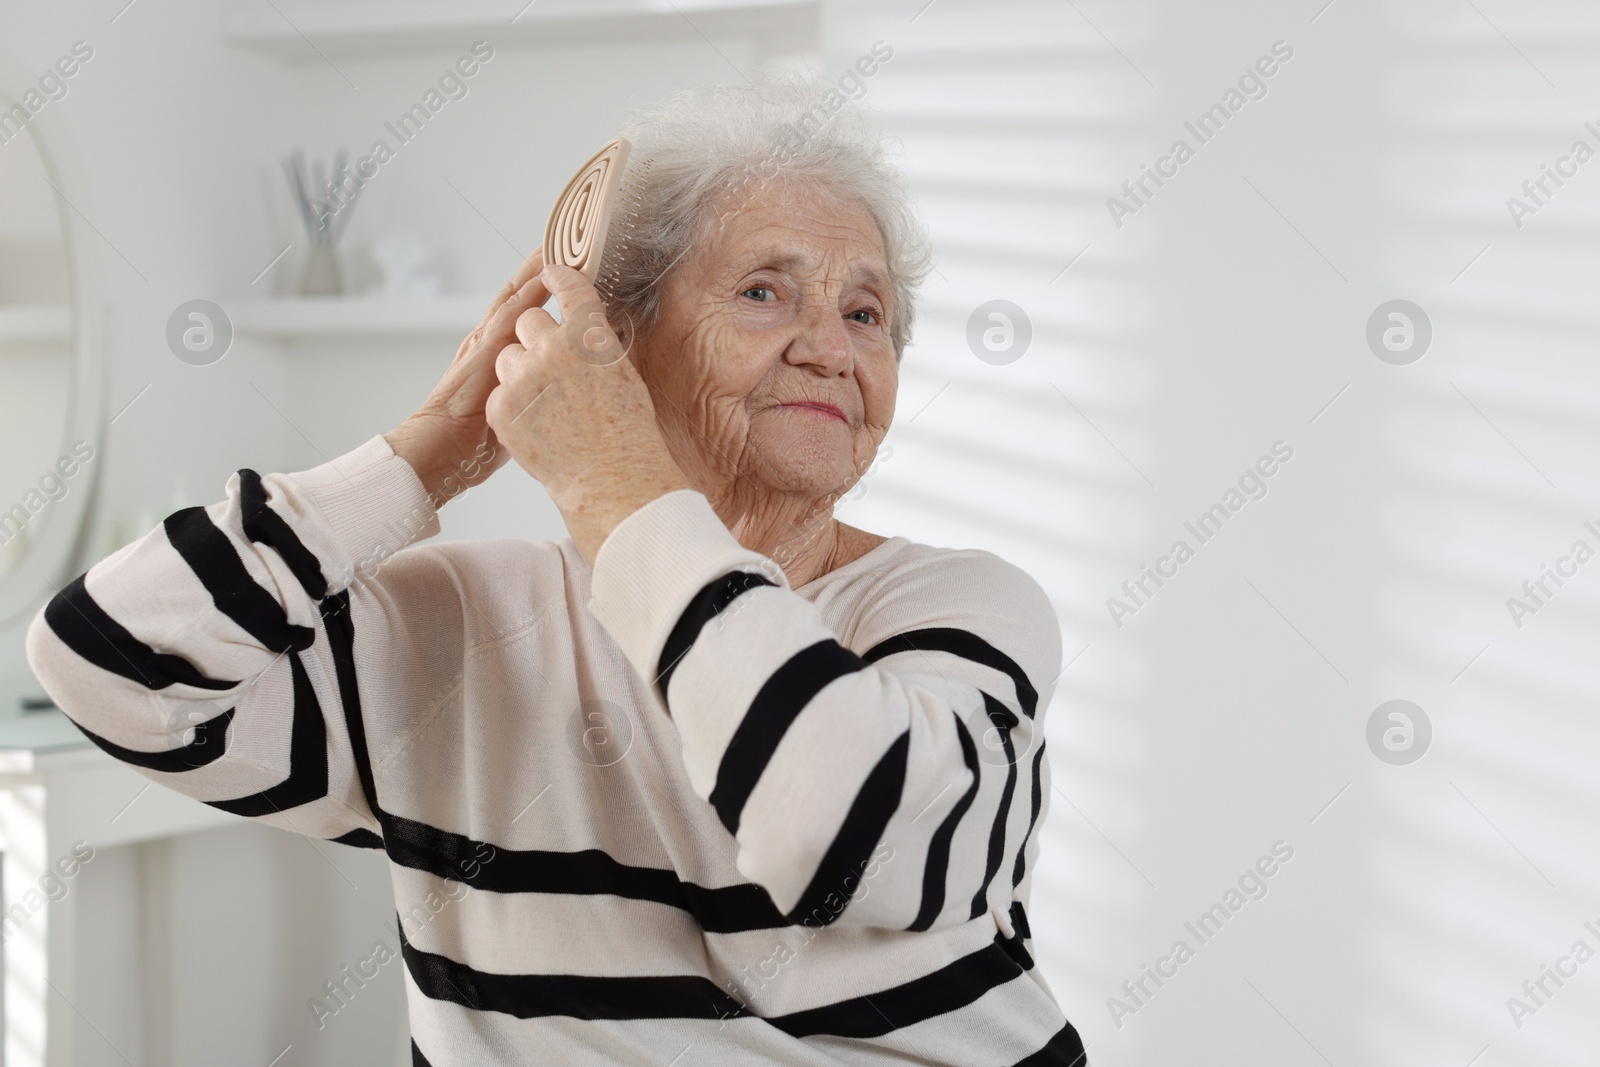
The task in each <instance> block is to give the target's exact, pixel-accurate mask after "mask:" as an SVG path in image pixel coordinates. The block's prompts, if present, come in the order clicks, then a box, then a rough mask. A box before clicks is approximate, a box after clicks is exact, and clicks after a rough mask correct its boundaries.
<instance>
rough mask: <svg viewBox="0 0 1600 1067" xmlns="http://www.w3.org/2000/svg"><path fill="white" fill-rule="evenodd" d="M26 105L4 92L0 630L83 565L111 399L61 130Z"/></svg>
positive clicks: (0, 102)
mask: <svg viewBox="0 0 1600 1067" xmlns="http://www.w3.org/2000/svg"><path fill="white" fill-rule="evenodd" d="M18 99H19V98H18V97H16V96H13V95H11V94H9V93H7V92H6V91H5V90H4V89H0V628H3V627H6V626H9V625H12V624H15V623H17V622H18V621H19V620H25V619H26V617H27V615H28V614H29V613H31V612H32V611H34V610H37V608H38V606H39V604H40V602H41V600H42V598H43V597H44V596H46V595H48V594H49V593H50V592H51V591H52V589H53V588H58V587H59V585H60V583H62V582H63V581H66V580H68V579H69V578H70V577H71V575H69V574H67V573H66V571H67V570H68V569H69V568H71V567H73V566H76V565H78V564H79V563H81V562H82V561H81V560H79V559H78V558H77V557H78V555H79V547H80V536H79V535H80V533H81V531H82V529H83V523H84V516H85V515H86V514H87V512H88V504H89V501H90V499H91V497H92V496H93V490H94V485H95V480H96V478H95V476H96V474H97V473H98V468H99V465H100V460H99V450H100V428H99V424H100V418H101V407H102V400H103V398H102V397H101V395H100V393H101V376H100V369H99V361H98V360H96V359H92V358H91V348H92V346H91V345H90V343H89V339H88V338H87V337H86V336H85V331H84V330H83V329H82V325H83V323H84V318H85V316H84V314H83V311H84V306H83V304H82V299H81V292H80V291H79V290H80V288H81V279H80V277H79V275H80V273H81V272H80V270H79V269H78V268H79V266H80V264H81V263H82V262H83V260H84V259H85V257H84V255H83V254H82V252H83V249H82V248H80V246H79V242H80V241H81V240H82V239H83V237H82V234H81V233H80V232H79V231H80V230H81V229H82V228H81V227H78V226H76V225H75V224H74V223H75V219H74V217H73V215H72V214H71V208H70V207H69V205H68V204H67V203H66V202H65V201H63V199H62V196H61V193H62V192H65V189H64V188H63V183H62V179H61V177H60V173H59V171H58V170H57V165H56V161H55V160H53V159H52V157H51V153H50V152H49V151H48V150H47V148H46V138H45V137H43V136H41V134H42V130H41V125H42V124H45V123H49V122H50V121H51V120H50V118H49V117H48V116H45V115H36V114H35V112H33V111H30V110H29V108H28V107H27V100H26V96H24V97H22V98H21V99H22V101H23V102H21V103H19V102H18ZM58 190H60V192H58Z"/></svg>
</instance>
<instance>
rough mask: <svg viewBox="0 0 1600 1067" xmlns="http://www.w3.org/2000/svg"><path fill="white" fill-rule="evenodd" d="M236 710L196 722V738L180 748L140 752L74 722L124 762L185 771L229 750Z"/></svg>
mask: <svg viewBox="0 0 1600 1067" xmlns="http://www.w3.org/2000/svg"><path fill="white" fill-rule="evenodd" d="M234 710H235V709H233V708H229V709H228V710H227V711H225V712H223V713H222V714H221V715H217V716H214V717H213V718H210V719H207V720H206V721H205V722H202V723H197V724H196V725H195V728H194V740H192V741H190V742H189V743H188V744H186V745H184V746H183V747H181V748H173V749H168V750H166V751H165V752H140V751H139V750H138V749H133V748H123V747H122V746H121V745H119V744H117V743H115V742H113V741H108V740H106V739H105V738H103V737H101V736H100V735H99V734H97V733H95V732H93V731H92V730H89V729H87V728H85V727H83V726H81V725H78V724H77V723H74V724H73V725H75V726H78V729H79V730H82V731H83V735H84V736H85V737H87V738H88V739H89V740H91V741H93V742H94V743H95V744H96V745H99V746H100V748H101V749H102V750H103V751H105V752H106V753H107V754H108V755H111V756H113V757H115V758H116V759H119V760H121V761H122V762H123V763H131V764H133V766H135V767H144V768H145V769H147V770H152V771H162V772H164V773H167V774H179V773H181V772H183V771H192V770H194V769H195V768H196V767H204V766H205V765H206V764H208V763H210V762H212V761H213V760H215V759H216V758H217V757H218V756H220V755H222V753H223V752H224V751H226V750H227V745H228V723H230V722H232V721H233V713H234Z"/></svg>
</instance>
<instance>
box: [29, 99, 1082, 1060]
mask: <svg viewBox="0 0 1600 1067" xmlns="http://www.w3.org/2000/svg"><path fill="white" fill-rule="evenodd" d="M818 91H819V90H818V88H817V87H816V85H815V84H814V83H808V82H806V81H804V80H798V81H797V80H793V79H781V78H767V79H763V80H762V81H761V82H760V83H758V84H757V85H756V86H754V87H751V88H748V89H745V88H741V89H737V90H730V89H718V90H707V91H689V92H686V93H682V94H679V95H678V96H676V97H673V98H671V99H669V100H668V101H667V102H665V103H664V104H662V105H659V106H658V107H657V108H655V109H653V110H650V111H647V112H645V113H643V114H642V115H640V116H639V117H638V118H637V119H636V121H635V122H634V123H633V125H632V126H630V128H628V129H627V130H625V131H624V134H625V135H626V136H628V137H629V138H630V139H631V140H632V141H633V142H634V159H635V160H636V161H637V160H640V159H647V160H649V163H650V165H649V167H643V166H634V167H632V168H631V169H630V171H629V173H628V178H627V184H626V185H625V186H624V192H625V194H626V195H627V197H628V198H629V199H630V200H632V201H633V203H634V207H633V210H632V212H631V213H630V215H629V216H628V217H627V218H625V219H623V220H621V221H620V225H619V228H618V229H617V230H616V231H615V232H616V234H618V235H620V236H614V237H613V239H612V240H610V241H609V242H608V245H607V248H606V250H605V257H604V259H603V261H602V270H601V282H602V284H601V286H600V287H599V289H597V288H596V287H594V286H591V285H590V284H589V283H588V281H587V280H586V279H585V277H584V276H583V275H582V274H580V273H578V272H577V271H574V270H572V269H570V268H565V267H555V266H548V267H547V266H544V264H543V263H542V261H541V259H540V257H539V256H538V255H537V254H535V255H534V256H533V257H531V258H530V259H529V260H528V261H527V262H526V263H525V264H523V266H522V269H521V270H520V271H519V272H518V273H517V275H516V276H515V277H514V278H513V279H512V281H511V283H510V284H509V285H507V286H506V287H505V289H504V290H503V291H502V292H501V293H500V295H499V297H498V298H497V299H496V300H495V302H494V304H493V305H492V306H491V308H490V310H489V312H488V314H487V316H486V317H485V319H484V321H483V323H482V324H481V325H480V326H479V327H478V328H477V329H476V330H475V331H473V333H472V335H471V336H469V337H468V338H467V340H466V341H465V342H464V343H463V345H462V346H461V349H460V351H459V352H458V353H457V355H456V358H455V361H454V362H453V363H452V365H451V366H450V368H449V370H448V371H447V372H446V373H445V375H444V378H443V379H442V381H441V382H440V383H439V385H438V386H437V387H436V388H435V389H434V391H433V392H432V394H430V396H429V397H428V399H427V400H426V401H425V402H424V404H423V405H422V407H421V408H420V409H419V410H418V411H417V412H416V413H415V414H414V415H412V416H411V417H410V418H408V419H407V420H405V421H404V422H403V423H402V424H401V425H399V426H398V427H396V428H395V429H394V430H392V431H390V432H389V433H387V434H385V435H382V436H374V437H372V438H371V439H370V440H368V441H367V442H366V443H365V444H363V445H362V446H360V447H359V448H357V449H355V450H354V451H353V452H350V453H349V454H347V455H344V456H341V457H339V458H338V459H335V460H332V461H331V462H328V463H326V464H324V465H323V466H320V467H316V468H314V469H311V470H308V471H304V472H302V473H298V474H272V475H266V476H262V475H258V474H256V473H255V472H254V471H250V470H241V471H239V472H238V473H237V474H236V475H235V476H234V477H233V478H231V479H230V480H229V482H228V485H227V499H226V500H224V501H221V502H218V503H215V504H212V505H211V506H209V507H204V508H199V507H196V508H190V509H186V510H183V511H179V512H177V513H176V514H174V515H172V516H170V517H169V518H167V519H166V521H165V522H164V523H163V524H162V526H161V528H160V529H157V530H154V531H152V532H151V533H149V534H147V535H145V536H144V537H143V538H141V539H140V540H138V541H135V542H134V543H132V544H130V545H128V546H127V547H125V548H123V549H122V550H121V551H119V552H117V553H115V554H114V555H112V556H110V557H109V558H107V559H105V560H104V561H102V562H100V563H98V564H96V565H95V566H94V567H93V568H91V569H90V570H89V571H88V573H87V574H85V575H84V576H83V577H81V578H79V579H78V580H77V581H75V582H73V583H72V584H71V585H70V586H69V587H68V588H66V589H65V590H64V591H63V592H62V593H61V594H60V595H59V596H57V597H56V598H55V599H54V600H53V601H52V602H51V603H50V604H49V605H48V606H47V607H46V608H45V609H44V611H43V612H41V614H40V616H39V618H37V619H36V620H34V624H33V626H32V628H31V629H30V631H29V634H28V653H29V657H30V660H31V662H32V664H33V666H34V669H35V670H36V671H37V673H38V675H39V677H40V678H41V679H42V680H43V682H44V684H45V687H46V689H47V690H48V691H49V693H50V694H51V696H52V697H54V699H55V700H56V702H57V703H58V704H59V705H60V706H61V708H62V709H64V710H65V711H66V713H67V714H68V715H69V716H71V717H72V718H73V720H74V721H76V722H77V723H78V724H79V725H80V726H81V727H82V728H83V730H84V732H85V733H87V734H88V735H89V737H90V738H91V739H93V740H94V741H95V742H96V743H97V744H99V745H100V746H101V747H102V748H104V749H105V750H107V751H108V752H110V753H111V754H112V755H114V756H116V757H118V758H119V759H121V760H124V761H126V762H128V763H130V764H132V765H133V766H134V767H137V768H139V769H140V770H141V771H142V772H143V773H145V774H147V775H148V776H149V777H150V778H152V779H153V780H155V781H156V782H159V783H161V784H163V785H166V786H170V787H171V788H174V789H177V790H180V791H182V792H184V793H187V794H189V795H190V796H193V797H195V798H197V799H199V800H202V801H204V802H205V803H207V804H211V805H213V806H215V807H218V808H221V809H223V810H224V811H229V812H234V813H236V814H239V815H242V816H248V817H252V818H256V819H259V820H260V821H262V822H265V823H269V824H271V825H274V826H279V827H282V828H285V829H288V830H293V831H295V832H297V833H301V834H308V835H311V836H314V837H320V838H327V839H332V840H335V841H339V842H343V843H345V844H348V845H353V846H357V847H366V848H373V849H382V850H383V852H384V853H385V854H386V855H387V857H388V860H389V865H390V870H391V872H392V878H393V885H394V893H395V899H396V902H397V907H398V919H399V927H398V930H397V936H396V938H395V941H394V944H393V945H387V944H385V943H384V942H379V943H378V944H376V945H374V946H373V949H372V952H371V954H370V955H369V956H367V957H366V958H365V959H363V960H362V961H360V963H358V965H357V966H356V968H355V969H354V970H351V971H347V972H345V973H344V974H342V975H341V976H340V978H339V979H337V980H336V981H335V982H332V983H329V986H328V988H327V989H326V990H325V991H324V992H325V993H326V997H325V998H322V999H319V1000H316V1001H313V1002H312V1008H311V1010H312V1014H313V1015H316V1016H317V1017H318V1018H319V1019H321V1018H322V1017H323V1014H324V1013H331V1012H334V1011H337V1010H338V1009H339V1007H340V1006H341V1004H342V1001H343V999H344V998H347V997H349V996H351V995H354V993H355V991H356V988H357V987H359V985H360V984H361V981H362V979H363V978H367V979H370V978H371V977H372V976H373V975H375V974H376V973H377V970H378V968H379V967H381V966H382V965H383V964H385V963H387V962H388V961H389V960H390V959H391V958H395V957H399V958H401V959H403V962H404V971H405V975H406V991H407V995H408V1000H409V1008H410V1018H411V1028H412V1039H413V1053H412V1054H413V1058H414V1062H416V1063H418V1064H422V1063H433V1064H439V1065H441V1067H443V1065H447V1064H448V1065H453V1064H489V1063H493V1064H540V1065H543V1064H598V1063H627V1064H657V1065H665V1064H667V1063H669V1062H670V1063H678V1064H683V1065H688V1064H712V1063H714V1064H753V1063H773V1064H815V1065H819V1067H820V1065H825V1064H868V1063H871V1064H881V1063H891V1062H892V1063H926V1064H950V1065H956V1064H960V1065H968V1064H970V1065H974V1067H977V1065H984V1067H995V1065H1000V1064H1018V1063H1026V1064H1057V1065H1061V1067H1071V1065H1074V1064H1080V1063H1082V1062H1083V1049H1082V1045H1081V1043H1080V1041H1079V1038H1078V1035H1077V1033H1076V1031H1075V1030H1074V1029H1073V1028H1072V1026H1071V1025H1070V1024H1068V1023H1067V1022H1066V1020H1065V1019H1064V1018H1063V1016H1062V1013H1061V1011H1060V1009H1059V1008H1058V1007H1057V1005H1056V1003H1055V1001H1054V999H1053V997H1052V995H1051V993H1050V990H1049V988H1048V987H1047V985H1046V984H1045V981H1044V979H1043V977H1042V976H1041V975H1040V973H1039V970H1038V968H1037V967H1036V966H1035V964H1034V959H1033V954H1032V952H1031V951H1030V948H1029V939H1030V935H1029V929H1028V916H1027V904H1028V898H1029V888H1030V883H1031V876H1032V874H1033V872H1034V869H1035V863H1036V859H1037V856H1038V838H1037V835H1036V830H1037V827H1038V823H1039V819H1040V816H1041V814H1042V812H1043V808H1044V798H1045V797H1046V796H1047V795H1048V792H1049V789H1048V787H1047V778H1048V770H1047V766H1046V763H1045V759H1044V740H1043V731H1042V726H1043V718H1044V711H1045V707H1046V706H1047V704H1048V703H1049V700H1050V696H1051V691H1052V689H1053V686H1054V681H1055V679H1056V677H1057V675H1058V673H1059V668H1060V635H1059V629H1058V625H1057V622H1056V619H1055V615H1054V612H1053V610H1052V608H1051V605H1050V602H1049V600H1048V599H1047V598H1046V596H1045V595H1044V593H1043V592H1042V591H1041V589H1040V588H1039V586H1038V585H1037V583H1035V582H1034V581H1033V580H1032V579H1031V578H1030V577H1029V576H1028V575H1026V574H1025V573H1023V572H1022V571H1020V570H1018V569H1017V568H1016V567H1014V566H1012V565H1010V564H1008V563H1006V562H1005V561H1003V560H1001V559H999V558H997V557H996V556H993V555H991V554H989V553H986V552H980V551H973V550H954V549H945V548H934V547H930V546H927V545H922V544H918V543H915V542H913V541H910V540H908V539H907V538H905V537H903V536H899V537H883V536H879V535H875V534H871V533H867V532H866V531H864V530H859V529H855V528H853V527H851V526H847V525H845V524H844V523H842V522H839V521H837V520H836V519H834V518H833V517H832V504H833V502H834V501H835V500H837V499H838V498H839V496H840V495H841V494H842V493H844V492H845V491H846V490H847V489H849V488H850V487H851V486H852V485H853V484H854V483H855V481H856V480H857V478H858V477H859V475H860V472H861V471H862V470H864V469H865V467H866V465H867V464H868V463H869V461H870V460H871V458H872V456H873V455H874V453H875V451H876V449H877V447H878V445H879V442H880V441H881V440H882V439H883V436H884V434H885V433H886V432H887V431H888V429H889V425H890V421H891V419H892V417H893V415H894V407H895V389H896V383H897V375H898V368H899V360H900V357H901V353H902V350H903V349H904V347H905V344H906V341H907V339H908V338H909V336H910V332H911V323H912V298H913V292H914V290H915V287H916V285H917V284H918V283H919V282H920V280H921V278H922V275H923V274H924V273H925V272H926V270H927V253H926V251H925V247H926V241H925V238H924V237H923V236H922V235H921V231H920V229H919V228H918V225H917V223H916V222H915V219H914V216H913V214H912V212H911V210H910V208H909V204H908V202H907V199H906V196H905V193H904V192H903V189H902V186H901V184H900V181H899V178H898V175H897V173H896V172H895V171H894V169H893V168H892V167H891V166H890V165H889V164H888V163H887V162H886V160H885V157H884V154H883V150H882V146H881V143H880V140H879V138H878V137H877V136H876V135H874V134H873V133H872V132H871V130H870V128H869V126H868V125H867V124H866V122H865V120H864V119H863V118H862V117H861V116H859V115H858V114H854V113H852V112H850V111H848V110H847V111H845V112H842V113H840V114H838V115H835V116H834V117H833V118H832V119H831V120H830V121H829V122H828V123H827V124H826V125H823V126H821V127H816V124H815V123H813V122H809V121H807V119H808V112H810V111H811V110H812V109H813V107H814V106H815V104H816V101H817V99H818ZM552 297H554V298H555V300H556V302H557V304H558V305H559V310H560V312H561V319H562V321H561V322H559V323H558V322H557V321H556V319H555V318H554V317H553V316H552V315H550V314H549V313H547V312H546V311H544V310H542V306H543V305H544V304H546V303H547V302H548V301H549V300H550V298H552ZM507 459H514V460H515V461H516V462H517V463H518V464H520V465H521V466H522V467H523V468H524V469H526V470H527V471H528V472H529V473H530V474H532V475H533V476H534V477H535V478H537V479H538V480H539V481H540V482H541V483H542V484H543V486H544V488H545V489H546V490H547V491H548V493H549V494H550V497H551V499H552V500H553V501H554V502H555V504H556V506H557V507H558V508H559V509H560V511H561V514H562V516H563V518H564V519H565V520H566V524H567V529H568V531H569V533H570V534H571V537H570V539H569V540H562V541H556V542H543V543H532V542H527V541H520V540H493V541H472V542H457V543H451V544H434V545H422V546H417V547H406V546H407V544H409V543H410V542H413V541H416V540H419V539H422V538H425V537H427V536H431V535H432V534H434V533H436V532H437V531H438V529H439V527H438V522H437V518H436V513H435V509H436V508H437V507H439V506H442V505H443V503H444V502H445V500H446V499H448V497H449V496H451V495H452V494H454V493H456V492H459V491H460V490H461V489H462V488H463V487H465V486H469V485H473V484H477V483H479V482H481V481H482V480H483V479H485V478H487V477H489V475H490V474H491V473H492V472H493V471H494V470H495V469H497V468H498V467H499V466H500V465H501V464H503V463H504V462H506V460H507ZM401 549H404V551H401Z"/></svg>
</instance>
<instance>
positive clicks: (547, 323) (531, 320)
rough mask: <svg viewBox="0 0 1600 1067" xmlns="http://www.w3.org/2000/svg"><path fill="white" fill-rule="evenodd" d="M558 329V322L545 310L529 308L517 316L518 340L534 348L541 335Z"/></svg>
mask: <svg viewBox="0 0 1600 1067" xmlns="http://www.w3.org/2000/svg"><path fill="white" fill-rule="evenodd" d="M554 329H556V320H555V318H554V316H552V315H551V314H550V312H548V311H546V310H545V309H544V308H528V309H527V310H526V311H524V312H523V313H522V314H520V315H518V316H517V322H516V333H517V340H518V341H521V342H522V343H523V344H524V345H526V346H527V347H529V348H532V347H533V345H534V342H535V341H536V340H537V339H538V337H539V335H540V334H541V333H547V332H549V331H551V330H554Z"/></svg>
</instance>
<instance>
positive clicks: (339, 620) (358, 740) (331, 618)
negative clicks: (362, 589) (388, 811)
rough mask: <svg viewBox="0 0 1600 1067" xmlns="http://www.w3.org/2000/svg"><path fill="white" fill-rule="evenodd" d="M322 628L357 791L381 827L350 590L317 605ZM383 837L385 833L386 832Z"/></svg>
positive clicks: (380, 810)
mask: <svg viewBox="0 0 1600 1067" xmlns="http://www.w3.org/2000/svg"><path fill="white" fill-rule="evenodd" d="M317 611H318V612H319V613H320V614H321V615H322V629H323V631H324V632H325V633H326V634H327V635H328V652H329V654H330V655H331V656H332V657H333V673H334V675H335V677H337V679H338V681H339V706H340V707H341V708H342V709H343V711H344V726H345V732H346V733H348V734H349V735H350V754H351V757H352V759H353V760H354V762H355V765H356V777H357V778H359V779H360V781H361V793H362V795H363V796H365V797H366V798H367V807H368V809H369V810H371V812H372V815H373V817H374V818H376V819H377V820H378V826H379V828H380V829H382V828H383V809H382V808H380V807H379V806H378V784H377V781H376V780H375V779H374V778H373V774H372V755H371V753H369V752H368V751H367V726H366V720H365V719H363V718H362V717H361V687H360V686H359V685H358V684H357V683H356V651H355V649H356V628H355V619H354V618H353V617H352V613H351V608H350V591H349V590H348V589H344V590H341V591H340V592H338V593H335V594H334V595H333V596H330V597H327V598H326V599H324V600H323V601H322V602H321V603H319V604H318V605H317ZM386 836H387V834H386Z"/></svg>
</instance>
